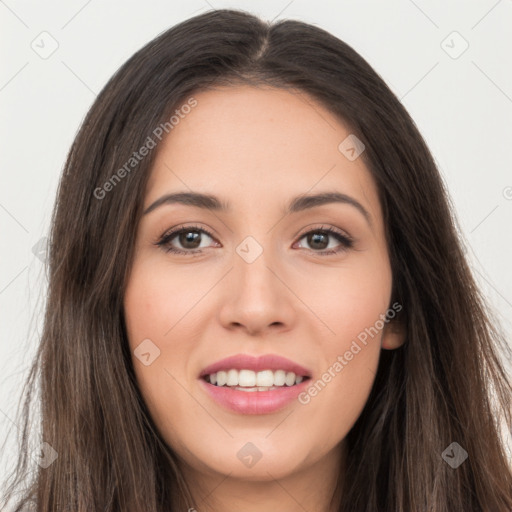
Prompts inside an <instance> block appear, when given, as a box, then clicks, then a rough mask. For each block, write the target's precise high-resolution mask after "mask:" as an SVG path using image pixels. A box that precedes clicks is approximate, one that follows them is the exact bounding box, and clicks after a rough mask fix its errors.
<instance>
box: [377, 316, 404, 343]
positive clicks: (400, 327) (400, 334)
mask: <svg viewBox="0 0 512 512" xmlns="http://www.w3.org/2000/svg"><path fill="white" fill-rule="evenodd" d="M405 335H406V328H405V324H404V323H403V322H400V321H398V320H390V321H389V322H388V323H386V324H385V325H384V329H383V330H382V341H381V348H383V349H384V350H394V349H396V348H399V347H401V346H402V345H403V344H404V343H405Z"/></svg>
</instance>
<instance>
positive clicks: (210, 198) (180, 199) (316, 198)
mask: <svg viewBox="0 0 512 512" xmlns="http://www.w3.org/2000/svg"><path fill="white" fill-rule="evenodd" d="M332 203H342V204H348V205H351V206H353V207H354V208H356V209H357V210H358V211H359V212H360V213H361V214H362V215H363V216H364V218H365V219H366V221H367V222H368V224H370V226H371V224H372V222H371V215H370V213H369V212H368V210H367V209H366V208H365V207H364V206H363V205H362V204H361V203H360V202H359V201H357V200H356V199H354V198H353V197H351V196H348V195H346V194H342V193H340V192H324V193H321V194H314V195H301V196H297V197H294V198H293V199H292V200H291V201H290V203H289V204H288V206H287V208H286V209H285V214H287V215H288V214H291V213H297V212H301V211H304V210H308V209H310V208H316V207H318V206H323V205H325V204H332ZM167 204H183V205H186V206H194V207H196V208H204V209H208V210H213V211H217V212H225V213H228V212H230V211H231V208H230V205H229V203H227V202H223V201H221V200H220V199H219V198H218V197H216V196H214V195H211V194H202V193H200V192H177V193H174V194H165V195H163V196H162V197H160V198H158V199H157V200H156V201H155V202H153V203H152V204H151V205H149V206H148V207H147V208H146V210H144V213H143V214H144V215H147V214H148V213H150V212H152V211H153V210H155V209H156V208H158V207H159V206H162V205H167Z"/></svg>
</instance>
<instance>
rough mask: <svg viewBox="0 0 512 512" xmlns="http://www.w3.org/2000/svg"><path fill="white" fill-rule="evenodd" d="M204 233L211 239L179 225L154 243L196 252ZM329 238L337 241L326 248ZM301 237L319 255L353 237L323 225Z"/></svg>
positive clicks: (348, 242) (346, 245) (180, 251)
mask: <svg viewBox="0 0 512 512" xmlns="http://www.w3.org/2000/svg"><path fill="white" fill-rule="evenodd" d="M204 235H206V237H207V238H211V239H213V235H212V234H211V233H210V232H209V231H208V230H206V229H204V228H201V227H199V226H188V227H181V228H177V229H173V230H172V231H170V232H168V233H165V234H164V235H162V237H161V238H160V239H159V240H158V241H157V242H156V243H155V245H157V246H159V247H161V248H162V249H163V250H164V251H165V252H169V253H174V254H188V255H192V254H198V253H201V252H202V250H201V249H202V248H205V246H203V247H201V242H202V241H203V238H204ZM329 238H331V239H335V240H337V241H338V247H337V248H336V247H335V248H334V249H332V246H331V248H330V250H326V249H329V246H330V244H329ZM175 239H176V240H175ZM302 239H306V240H307V243H308V244H310V245H311V247H313V249H314V250H313V252H314V253H316V254H318V255H321V256H325V255H329V254H338V253H341V252H343V251H346V250H347V249H350V248H351V247H352V246H353V245H354V241H353V239H352V238H351V237H350V236H349V235H348V234H346V233H343V232H341V231H338V230H336V229H334V228H331V227H324V226H322V227H320V228H317V229H313V230H311V231H308V232H306V233H304V234H303V235H302V236H301V237H300V238H299V242H300V240H302ZM174 240H175V242H174ZM174 243H178V244H180V246H181V248H177V247H176V246H175V245H174ZM206 247H208V246H206ZM318 249H320V250H318Z"/></svg>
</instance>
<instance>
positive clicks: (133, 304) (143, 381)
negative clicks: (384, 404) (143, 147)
mask: <svg viewBox="0 0 512 512" xmlns="http://www.w3.org/2000/svg"><path fill="white" fill-rule="evenodd" d="M194 98H195V99H196V100H197V106H195V108H193V109H190V111H189V113H188V114H187V115H182V116H181V117H180V119H179V122H178V123H177V124H175V125H174V127H173V129H172V131H170V133H169V135H168V136H167V138H165V139H163V141H162V142H161V144H160V146H159V147H158V156H157V158H156V161H155V164H154V167H153V169H152V173H151V176H150V179H149V183H148V187H147V190H146V194H145V200H144V209H145V210H147V209H149V211H147V212H146V213H145V214H144V215H143V217H142V219H141V221H140V224H139V226H138V231H137V241H136V254H135V259H134V263H133V267H132V270H131V275H130V277H129V282H128V287H127V291H126V295H125V299H124V307H125V317H126V325H127V330H128V337H129V343H130V349H131V353H132V358H133V364H134V367H135V372H136V376H137V380H138V383H139V386H140V390H141V392H142V395H143V397H144V400H145V402H146V403H147V405H148V408H149V410H150V413H151V415H152V417H153V419H154V421H155V423H156V425H157V427H158V429H159V431H160V432H161V434H162V436H163V437H164V438H165V440H166V442H167V443H168V444H169V446H171V447H172V448H173V450H174V451H175V452H176V453H177V454H178V456H179V457H180V458H181V459H182V461H184V462H185V465H186V467H187V468H188V469H189V470H192V471H195V472H198V474H199V473H202V474H203V475H205V474H210V475H211V474H219V473H221V474H227V473H231V476H232V477H239V478H244V479H251V480H257V479H262V480H265V479H269V475H272V477H273V478H283V477H285V476H287V475H291V474H293V473H294V472H299V471H305V470H307V469H308V468H313V467H316V468H317V469H316V470H317V471H318V468H320V467H327V466H330V468H333V467H335V466H336V465H337V464H338V463H339V460H340V458H339V457H340V454H341V453H342V448H343V443H342V441H343V439H344V438H345V436H346V435H347V433H348V431H349V430H350V428H351V427H352V426H353V424H354V422H355V421H356V420H357V418H358V416H359V415H360V413H361V411H362V409H363V407H364V405H365V402H366V400H367V398H368V395H369V393H370V390H371V387H372V384H373V381H374V377H375V372H376V369H377V364H378V360H379V353H380V349H381V347H384V348H394V347H393V346H392V345H393V342H392V336H393V334H392V333H388V330H389V329H388V327H389V324H385V322H383V321H382V320H383V319H384V315H385V314H386V312H387V311H388V308H391V307H392V305H391V304H390V299H391V285H392V275H391V269H390V262H389V259H388V252H387V247H386V240H385V235H384V225H383V218H382V212H381V207H380V204H379V200H378V195H377V189H376V185H375V183H374V181H373V179H372V177H371V175H370V173H369V171H368V169H367V168H366V167H365V165H364V163H363V161H362V158H358V157H357V155H358V153H359V151H360V150H361V149H362V148H361V147H360V146H357V143H354V139H353V138H352V137H353V136H351V134H350V131H349V130H348V129H347V128H346V127H345V126H344V125H343V124H341V123H340V121H339V120H338V119H337V118H335V117H334V116H333V115H332V114H330V113H329V111H327V110H326V109H325V108H323V107H322V106H320V105H319V104H318V103H316V102H315V101H314V100H313V99H312V98H311V97H309V96H306V95H305V94H302V93H301V94H300V95H299V94H297V93H294V92H289V91H285V90H280V89H270V88H266V89H265V88H253V87H249V86H240V87H232V88H220V89H218V90H214V91H207V92H201V93H198V94H195V95H194ZM347 137H349V139H347ZM341 143H343V144H341ZM340 144H341V146H340ZM326 193H329V194H334V193H335V194H339V196H338V200H336V201H334V200H332V201H327V200H321V199H318V200H314V199H308V198H309V197H312V196H316V195H321V194H326ZM172 194H183V196H182V199H183V198H186V197H187V196H186V195H187V194H206V195H208V196H211V197H213V196H214V197H215V198H216V199H215V201H214V200H213V199H208V200H207V201H206V200H204V201H199V200H197V199H191V198H189V199H188V200H186V201H185V200H184V201H173V200H172V199H171V198H167V200H162V198H164V197H166V196H169V195H172ZM152 205H153V206H152ZM217 205H220V206H225V209H224V208H221V207H218V206H217ZM181 228H185V229H184V231H183V233H182V234H177V235H173V236H167V235H168V234H169V233H170V232H171V231H173V230H179V229H181ZM329 229H331V230H332V231H333V233H328V232H326V231H325V230H329ZM208 233H209V234H208ZM174 251H180V252H174ZM238 355H247V356H250V357H251V358H259V357H260V356H262V355H264V356H269V357H268V358H267V359H264V360H262V361H261V364H260V365H259V366H258V364H257V363H258V361H256V364H254V365H253V364H251V363H255V361H249V362H248V361H244V360H242V359H238V360H237V359H236V358H235V360H234V361H231V362H227V363H220V366H218V367H216V368H210V369H208V367H211V365H214V364H215V363H216V362H218V361H221V360H223V359H225V358H228V357H232V356H238ZM273 356H279V357H281V358H285V359H286V360H287V361H282V360H278V359H276V358H275V357H273ZM294 365H295V367H294ZM299 367H300V368H299ZM293 369H295V372H294V374H295V375H293V374H292V373H291V371H292V370H293ZM205 370H206V373H208V374H209V373H212V374H213V375H214V377H212V379H213V380H214V381H215V379H216V380H217V383H222V382H223V381H224V380H225V379H229V380H228V382H227V383H228V384H231V386H230V387H222V388H221V387H219V386H217V385H215V386H214V385H213V384H212V383H208V382H207V381H206V380H205V378H204V377H203V374H204V373H205ZM214 370H215V371H214ZM216 370H218V371H219V372H220V373H217V372H216ZM239 370H244V371H242V372H239ZM265 370H267V371H265ZM268 370H273V371H272V372H269V371H268ZM223 371H225V372H226V373H223ZM237 377H239V378H240V380H237ZM294 377H295V378H294ZM296 377H299V378H298V379H297V378H296ZM300 377H302V378H303V380H302V382H299V383H298V384H295V383H294V382H296V381H300ZM306 377H309V378H306ZM283 380H284V381H285V382H284V385H283ZM255 383H256V384H257V385H259V386H261V387H262V388H263V389H266V388H265V386H267V387H269V386H275V387H276V389H267V390H262V391H258V390H254V384H255ZM290 384H293V385H290ZM236 385H238V386H239V387H243V388H245V389H247V387H250V388H251V389H253V390H252V391H242V390H237V389H234V387H236ZM317 474H318V472H317Z"/></svg>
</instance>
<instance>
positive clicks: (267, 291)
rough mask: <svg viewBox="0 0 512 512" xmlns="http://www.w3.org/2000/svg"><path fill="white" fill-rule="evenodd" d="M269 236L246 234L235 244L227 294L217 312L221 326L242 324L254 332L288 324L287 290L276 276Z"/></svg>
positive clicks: (288, 305)
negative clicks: (219, 315) (257, 236)
mask: <svg viewBox="0 0 512 512" xmlns="http://www.w3.org/2000/svg"><path fill="white" fill-rule="evenodd" d="M260 240H261V241H260ZM269 240H270V237H265V238H264V240H262V239H261V238H260V239H256V237H254V236H247V237H246V238H244V239H243V240H242V242H240V243H239V244H238V246H237V247H236V248H235V251H236V254H235V255H234V258H233V271H232V272H231V273H230V277H229V278H228V279H229V280H230V283H229V287H228V288H229V294H228V296H227V297H225V301H224V304H223V306H222V313H221V319H222V322H223V323H224V325H225V326H228V325H242V326H245V328H246V329H247V330H248V331H250V332H252V333H255V332H258V331H261V330H264V329H266V328H267V327H269V326H270V325H273V324H280V325H286V324H290V322H291V320H292V317H291V315H292V314H293V310H292V307H291V304H290V296H289V295H290V294H289V292H288V291H287V288H286V286H284V285H283V283H282V282H281V281H280V280H279V279H278V277H277V276H276V274H279V264H278V261H277V256H275V254H274V250H273V249H272V247H270V246H268V245H269ZM265 244H268V245H265Z"/></svg>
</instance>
